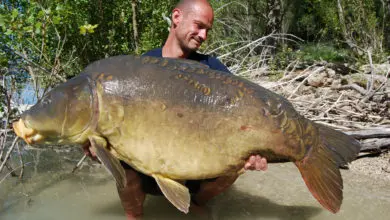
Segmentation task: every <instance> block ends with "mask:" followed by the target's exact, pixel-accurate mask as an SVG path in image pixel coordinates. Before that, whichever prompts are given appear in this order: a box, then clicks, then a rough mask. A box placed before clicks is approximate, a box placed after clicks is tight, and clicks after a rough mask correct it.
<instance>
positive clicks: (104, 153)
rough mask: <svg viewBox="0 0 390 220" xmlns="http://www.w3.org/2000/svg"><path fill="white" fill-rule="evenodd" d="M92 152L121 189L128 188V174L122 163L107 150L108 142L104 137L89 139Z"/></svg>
mask: <svg viewBox="0 0 390 220" xmlns="http://www.w3.org/2000/svg"><path fill="white" fill-rule="evenodd" d="M89 141H90V143H91V147H92V150H93V151H94V152H95V154H96V156H97V157H98V159H99V160H100V161H101V162H102V164H103V165H104V167H105V168H106V169H107V170H108V172H109V173H110V174H111V175H112V176H113V177H114V179H115V181H116V184H117V186H118V188H119V189H123V188H125V186H126V172H125V170H124V169H123V167H122V165H121V163H120V162H119V160H118V159H117V158H115V157H114V156H113V155H112V154H111V153H110V152H109V151H108V150H107V148H106V147H107V141H106V140H105V139H104V138H102V137H97V136H92V137H89Z"/></svg>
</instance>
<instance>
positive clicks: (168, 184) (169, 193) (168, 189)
mask: <svg viewBox="0 0 390 220" xmlns="http://www.w3.org/2000/svg"><path fill="white" fill-rule="evenodd" d="M152 176H153V178H154V179H155V180H156V182H157V184H158V186H159V187H160V189H161V191H162V193H163V194H164V196H165V197H166V198H167V199H168V200H169V201H170V202H171V203H172V204H173V205H174V206H175V207H176V208H177V209H179V210H180V211H182V212H184V213H188V208H189V207H190V201H191V195H190V192H189V190H188V188H187V187H185V186H184V185H182V184H180V183H179V182H177V181H175V180H172V179H169V178H166V177H163V176H161V175H157V174H153V175H152Z"/></svg>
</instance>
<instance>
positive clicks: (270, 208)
mask: <svg viewBox="0 0 390 220" xmlns="http://www.w3.org/2000/svg"><path fill="white" fill-rule="evenodd" d="M321 211H323V210H322V209H321V208H318V207H310V206H289V205H280V204H277V203H274V202H272V201H271V200H270V199H267V198H264V197H261V196H257V195H252V194H249V193H246V192H243V191H240V190H239V189H238V188H236V187H234V186H233V187H232V188H231V189H229V190H228V191H227V192H225V193H224V194H221V195H220V196H218V197H216V198H214V199H213V200H212V201H210V202H209V204H208V205H207V206H206V207H205V209H204V210H203V212H202V213H199V212H197V213H196V212H193V211H190V213H188V214H187V215H186V214H184V213H181V212H180V211H179V210H177V209H176V208H174V207H173V206H172V205H171V204H170V203H169V202H168V201H167V200H166V199H165V198H164V197H162V196H148V197H147V199H146V201H145V205H144V218H143V219H144V220H152V219H172V220H176V219H177V220H179V219H183V220H191V219H200V220H211V219H213V220H217V219H280V220H287V219H289V220H291V219H292V220H294V219H297V220H298V219H299V220H303V219H311V218H312V217H314V216H316V215H318V214H319V213H320V212H321ZM98 212H99V215H107V216H116V215H123V211H122V208H121V205H120V203H119V201H118V202H117V203H110V204H105V205H104V204H102V206H101V207H100V208H99V211H98Z"/></svg>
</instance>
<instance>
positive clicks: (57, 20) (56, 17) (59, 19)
mask: <svg viewBox="0 0 390 220" xmlns="http://www.w3.org/2000/svg"><path fill="white" fill-rule="evenodd" d="M60 22H61V17H60V16H54V18H53V23H54V24H59V23H60Z"/></svg>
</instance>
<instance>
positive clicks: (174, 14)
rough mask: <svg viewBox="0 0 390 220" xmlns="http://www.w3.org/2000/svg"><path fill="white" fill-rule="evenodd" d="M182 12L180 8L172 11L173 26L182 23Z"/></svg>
mask: <svg viewBox="0 0 390 220" xmlns="http://www.w3.org/2000/svg"><path fill="white" fill-rule="evenodd" d="M182 15H183V14H182V11H181V10H180V9H178V8H175V9H173V11H172V24H173V25H174V27H176V26H177V24H178V23H179V22H180V21H181V19H182Z"/></svg>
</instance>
